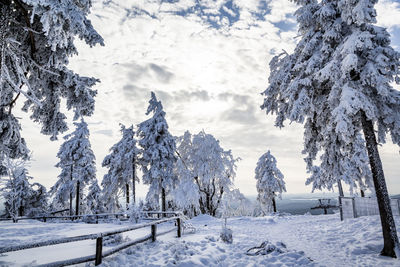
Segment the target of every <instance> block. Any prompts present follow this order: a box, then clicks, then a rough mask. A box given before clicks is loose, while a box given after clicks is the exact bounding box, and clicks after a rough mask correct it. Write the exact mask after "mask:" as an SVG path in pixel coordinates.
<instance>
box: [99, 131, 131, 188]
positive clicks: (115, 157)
mask: <svg viewBox="0 0 400 267" xmlns="http://www.w3.org/2000/svg"><path fill="white" fill-rule="evenodd" d="M120 126H121V133H122V138H121V140H120V141H118V143H116V144H115V145H113V146H112V147H111V149H110V154H109V155H107V156H106V157H105V158H104V160H103V163H102V166H103V167H107V168H109V170H108V173H107V174H105V175H104V179H103V182H102V185H103V188H104V190H107V189H111V188H109V187H113V186H116V187H117V188H125V185H126V184H129V183H131V182H132V179H133V168H134V167H135V164H137V157H138V154H139V149H138V148H137V147H136V142H137V141H136V139H135V132H134V131H133V126H131V127H129V128H126V127H125V126H124V125H123V124H120ZM136 179H137V177H135V180H136ZM111 190H112V191H114V190H115V188H112V189H111Z"/></svg>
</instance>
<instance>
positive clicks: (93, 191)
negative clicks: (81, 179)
mask: <svg viewBox="0 0 400 267" xmlns="http://www.w3.org/2000/svg"><path fill="white" fill-rule="evenodd" d="M84 203H85V205H86V212H85V213H86V214H88V213H89V214H96V213H102V212H103V211H104V204H103V202H102V199H101V189H100V186H99V184H98V183H97V179H96V180H93V181H92V183H91V185H90V186H89V190H88V193H87V195H86V197H85V200H84Z"/></svg>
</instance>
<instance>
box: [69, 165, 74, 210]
mask: <svg viewBox="0 0 400 267" xmlns="http://www.w3.org/2000/svg"><path fill="white" fill-rule="evenodd" d="M72 171H73V166H72V164H71V174H70V178H71V181H72ZM69 216H72V190H71V191H70V193H69Z"/></svg>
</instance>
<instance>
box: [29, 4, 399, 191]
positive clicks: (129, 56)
mask: <svg viewBox="0 0 400 267" xmlns="http://www.w3.org/2000/svg"><path fill="white" fill-rule="evenodd" d="M226 2H227V1H221V0H219V1H211V0H209V1H201V4H202V6H203V7H202V8H203V14H200V13H201V12H199V11H196V13H186V14H184V16H180V15H176V14H175V13H174V12H176V11H181V10H187V9H188V8H190V7H192V6H194V4H195V2H194V1H190V0H187V1H179V2H177V3H174V4H171V3H165V2H164V3H161V1H144V0H141V1H118V3H116V1H106V2H105V3H107V4H104V2H103V1H96V2H95V3H94V7H93V9H92V14H91V20H92V22H93V24H94V26H95V28H96V29H97V30H98V31H99V33H100V34H101V35H102V36H103V37H104V39H105V44H106V46H105V47H94V48H88V47H87V46H86V45H84V44H83V43H81V42H77V44H78V50H79V56H78V57H75V58H73V59H72V60H71V67H72V68H73V69H74V70H76V71H77V72H78V73H80V74H82V75H88V76H94V77H97V78H99V79H100V80H101V83H100V84H98V85H96V89H97V90H98V96H97V99H96V111H95V114H94V115H93V116H92V117H91V118H88V122H89V123H91V124H90V126H89V127H90V131H91V142H92V146H93V148H94V152H95V154H96V157H97V168H98V179H99V181H100V182H101V180H102V177H103V174H104V173H105V171H106V170H104V169H103V168H101V167H100V165H101V164H100V163H101V161H102V159H103V158H104V156H105V155H106V154H107V153H108V149H109V148H110V147H111V146H112V145H113V144H114V143H115V142H117V141H118V140H119V138H120V135H119V126H118V124H119V123H124V124H126V125H130V124H134V125H135V124H138V123H139V122H141V121H142V120H144V119H145V118H146V116H145V111H146V108H147V101H148V99H149V97H150V91H152V90H153V91H155V92H157V95H158V96H159V98H160V99H161V100H162V101H163V105H164V108H165V110H166V112H167V120H168V122H169V126H170V130H171V132H172V133H173V134H175V135H181V134H183V133H184V131H185V130H190V131H191V132H193V133H197V132H198V131H200V130H202V129H204V130H205V131H206V132H208V133H211V134H213V135H215V137H216V138H217V139H219V140H220V141H221V144H222V146H223V147H224V148H226V149H232V151H233V154H234V155H235V156H240V157H241V158H243V160H242V161H241V162H240V163H239V164H238V165H239V168H238V177H237V179H236V182H235V184H236V186H237V187H239V188H240V190H241V191H242V192H244V193H246V194H255V193H256V190H255V179H254V168H255V166H256V162H257V160H258V157H259V156H261V155H262V154H263V153H264V152H265V151H266V150H267V149H271V151H272V153H273V154H274V156H275V157H276V158H277V159H278V166H279V167H280V168H281V170H282V171H283V173H284V174H285V177H286V183H287V188H288V192H291V193H296V192H309V191H310V190H311V189H310V187H308V188H306V187H305V186H304V182H305V178H306V174H305V164H304V163H303V160H302V155H301V150H302V142H303V135H302V126H301V125H297V124H296V125H290V126H288V127H285V128H284V129H282V130H279V129H277V128H276V127H274V117H272V116H269V117H266V116H265V114H264V112H263V111H261V110H260V109H259V105H260V104H261V103H262V97H261V95H260V92H262V91H263V90H264V89H265V88H266V86H267V78H268V62H269V61H270V59H271V58H272V56H273V55H272V54H273V53H277V52H279V51H281V50H282V49H285V50H287V51H288V52H290V51H292V50H293V48H294V45H295V41H296V40H295V39H294V36H295V35H296V32H295V31H294V29H292V31H282V29H280V28H279V27H278V26H276V25H277V24H276V23H279V22H287V21H288V19H289V18H290V15H291V14H292V12H293V11H294V10H295V7H294V5H293V4H292V3H291V2H289V1H283V0H272V1H269V4H268V8H269V9H270V10H263V7H265V4H263V3H265V1H258V0H249V1H233V5H234V8H233V9H231V11H232V12H235V10H236V9H239V12H240V17H239V20H237V21H234V23H233V24H232V25H230V24H229V21H228V18H226V17H221V14H220V9H221V8H222V7H223V6H224V4H225V3H226ZM384 2H385V1H384ZM226 8H228V7H226ZM234 9H235V10H234ZM204 14H214V15H215V19H216V23H218V25H219V26H220V28H218V29H217V28H215V27H212V26H211V25H210V21H209V20H210V18H209V16H207V15H204ZM255 14H259V16H261V17H263V19H260V17H257V16H256V15H255ZM289 22H290V21H289ZM274 24H275V25H274ZM222 95H226V96H227V95H229V97H226V98H223V97H221V96H222ZM241 97H242V98H241ZM250 122H252V123H250ZM29 127H34V126H29ZM24 134H25V133H24ZM25 135H26V134H25ZM36 135H38V131H37V130H36V132H35V133H32V136H33V137H29V136H27V135H26V137H28V143H29V145H30V147H31V148H32V150H33V151H35V153H34V158H35V159H36V162H37V164H36V163H33V170H32V174H34V175H35V177H37V178H38V180H39V182H41V181H46V182H45V184H46V185H48V186H49V185H52V184H54V181H55V177H56V176H57V175H58V173H59V170H57V169H55V168H54V167H52V166H53V165H54V162H56V159H55V153H56V151H58V146H59V144H60V142H57V143H50V142H47V141H43V140H48V139H47V138H44V139H42V138H40V141H37V140H39V139H37V138H36ZM44 144H45V145H44ZM43 146H46V147H48V148H49V149H46V150H43V149H41V147H43ZM42 150H43V151H42ZM36 151H39V152H36ZM385 157H386V158H387V156H386V154H384V155H383V158H384V160H385ZM44 162H46V163H48V164H49V167H48V168H44V167H43V166H44ZM390 179H392V178H390ZM48 181H53V182H52V183H50V182H48ZM139 194H141V195H144V194H145V192H143V191H142V192H139Z"/></svg>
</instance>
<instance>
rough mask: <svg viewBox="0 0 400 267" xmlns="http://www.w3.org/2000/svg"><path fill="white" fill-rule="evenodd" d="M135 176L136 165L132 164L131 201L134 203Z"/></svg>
mask: <svg viewBox="0 0 400 267" xmlns="http://www.w3.org/2000/svg"><path fill="white" fill-rule="evenodd" d="M135 178H136V167H135V165H133V179H132V203H133V204H136V185H135V182H136V181H135V180H136V179H135Z"/></svg>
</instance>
